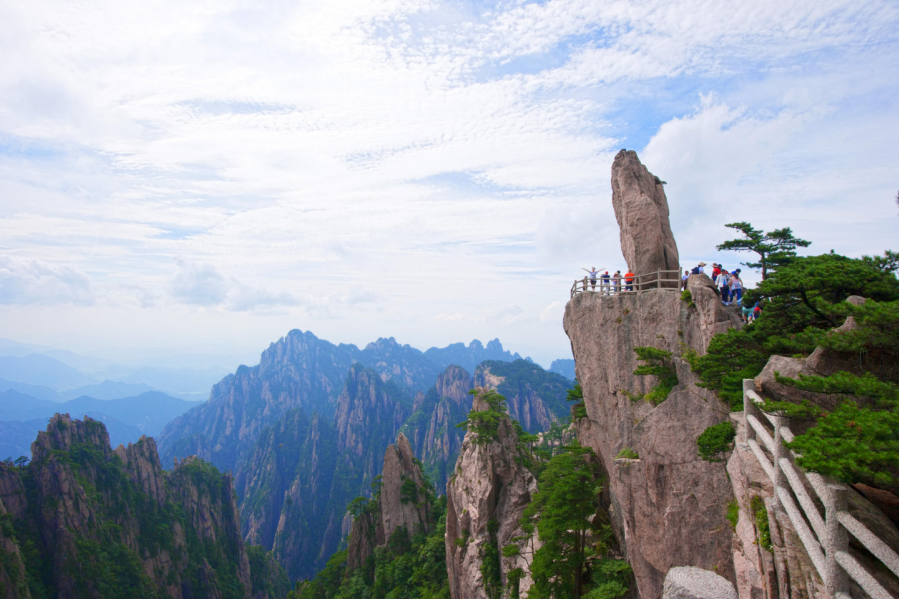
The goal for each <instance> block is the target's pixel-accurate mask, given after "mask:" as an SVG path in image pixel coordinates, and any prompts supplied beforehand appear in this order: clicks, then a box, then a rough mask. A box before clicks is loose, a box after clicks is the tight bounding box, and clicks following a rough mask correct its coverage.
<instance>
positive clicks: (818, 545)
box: [741, 379, 899, 599]
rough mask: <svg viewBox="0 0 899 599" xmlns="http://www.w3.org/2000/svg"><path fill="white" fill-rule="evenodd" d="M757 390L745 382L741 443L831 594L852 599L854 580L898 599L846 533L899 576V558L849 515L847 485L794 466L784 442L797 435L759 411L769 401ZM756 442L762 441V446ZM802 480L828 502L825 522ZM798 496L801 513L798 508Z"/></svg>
mask: <svg viewBox="0 0 899 599" xmlns="http://www.w3.org/2000/svg"><path fill="white" fill-rule="evenodd" d="M754 386H755V382H754V381H753V380H752V379H745V380H744V381H743V414H744V419H745V421H746V425H745V426H744V427H743V429H742V433H741V435H742V436H741V441H742V442H743V443H746V444H747V445H748V446H749V448H750V450H751V451H752V454H753V455H754V456H755V458H756V459H757V460H758V462H759V464H760V465H761V467H762V470H764V471H765V474H766V475H767V476H768V478H769V479H771V482H772V483H774V498H773V499H774V504H775V509H777V508H778V507H782V508H783V509H784V511H785V512H786V513H787V516H788V517H789V519H790V522H792V524H793V528H794V529H795V530H796V534H797V535H798V536H799V538H800V540H801V541H802V544H803V546H804V547H805V550H806V552H807V553H808V555H809V557H810V558H811V560H812V563H814V565H815V569H816V570H817V571H818V573H819V574H820V575H821V578H822V579H823V580H824V583H825V585H826V586H827V591H828V593H829V594H830V596H831V597H834V598H835V599H851V598H850V597H849V578H850V577H851V578H852V579H853V580H855V581H856V582H857V583H858V584H859V586H861V588H862V589H863V590H864V591H865V592H866V593H867V594H868V595H870V596H871V597H872V598H874V599H893V598H891V597H890V594H889V593H888V592H887V591H886V590H885V589H884V588H883V586H882V585H881V584H880V583H878V582H877V580H876V579H875V578H874V577H873V576H871V574H869V573H868V571H867V570H866V569H865V568H864V567H862V565H861V564H859V563H858V561H857V560H856V559H855V558H854V557H852V556H851V555H850V554H849V537H848V535H847V532H848V533H850V534H852V536H853V537H855V538H856V539H857V540H858V542H859V543H861V544H862V545H863V546H864V547H865V548H866V549H867V550H868V551H870V552H871V554H872V555H873V556H874V557H876V558H877V559H879V560H880V561H881V562H882V563H883V565H884V566H885V567H887V568H888V569H889V570H890V571H892V572H893V573H894V574H896V576H899V554H897V553H896V552H895V551H894V550H893V549H892V548H890V547H889V546H888V545H887V544H886V543H884V542H883V540H881V539H880V538H878V537H877V536H876V535H875V534H874V533H873V532H871V531H870V530H869V529H868V528H867V527H866V526H865V525H864V524H862V523H861V522H859V521H858V520H857V519H855V518H854V517H852V516H851V515H850V514H849V511H848V503H847V497H848V492H849V488H848V487H847V486H846V485H844V484H841V483H832V482H828V480H827V479H825V478H824V477H823V476H821V475H820V474H818V473H815V472H805V471H804V470H803V469H802V468H800V467H799V466H798V465H797V464H795V463H794V462H793V459H794V458H795V457H796V456H795V454H794V453H793V452H791V451H789V450H788V449H787V448H786V446H784V445H783V442H784V441H785V442H787V443H789V442H791V441H792V440H793V439H794V438H795V435H794V434H793V432H792V431H791V430H790V429H789V427H787V426H785V424H784V418H783V417H780V416H772V415H769V414H766V413H765V412H763V411H762V410H761V409H759V408H760V406H761V405H762V404H763V403H764V400H763V399H762V398H761V396H759V394H758V393H756V392H755V390H754V389H753V387H754ZM762 414H765V416H766V417H767V419H768V420H770V421H771V423H772V425H773V426H774V435H773V438H772V435H771V434H770V433H769V432H768V430H767V429H766V428H765V427H764V426H763V425H762V422H761V421H760V419H759V416H760V415H762ZM756 439H761V441H762V444H761V445H760V444H759V443H758V441H757V440H756ZM763 446H764V448H765V449H767V450H768V451H769V452H770V453H771V454H772V455H773V456H774V460H773V461H772V460H769V459H768V456H766V455H765V452H764V449H762V447H763ZM803 476H804V477H805V478H806V480H808V482H809V484H810V485H811V487H812V488H813V489H814V490H815V493H816V494H817V495H818V497H819V498H820V499H821V501H822V502H823V503H824V516H823V517H822V515H821V514H820V513H819V511H818V508H817V506H816V505H815V502H814V501H813V500H812V497H811V496H810V495H809V492H808V490H807V489H806V486H805V484H804V483H803V480H802V477H803ZM794 496H795V498H796V500H798V502H799V505H800V506H801V507H802V509H800V508H799V507H798V506H797V505H796V501H794V499H793V498H794ZM809 524H811V526H809Z"/></svg>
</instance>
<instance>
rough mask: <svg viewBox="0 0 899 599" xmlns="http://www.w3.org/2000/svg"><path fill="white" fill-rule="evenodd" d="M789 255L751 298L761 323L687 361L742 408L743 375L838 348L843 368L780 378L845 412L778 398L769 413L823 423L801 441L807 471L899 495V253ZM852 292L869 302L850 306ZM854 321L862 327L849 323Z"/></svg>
mask: <svg viewBox="0 0 899 599" xmlns="http://www.w3.org/2000/svg"><path fill="white" fill-rule="evenodd" d="M789 258H790V259H789V260H780V261H779V262H778V263H777V264H775V266H776V267H775V268H774V269H773V270H769V273H768V278H767V279H766V280H764V281H762V282H761V283H760V284H759V286H758V287H757V288H756V289H753V290H750V291H748V292H747V297H748V301H749V302H750V303H752V302H755V301H759V302H760V304H761V308H762V316H761V318H759V319H758V320H757V321H756V322H754V323H751V324H749V325H747V326H746V327H744V328H743V329H741V330H730V331H728V332H726V333H723V334H719V335H716V336H715V337H714V338H713V339H712V341H711V343H710V344H709V348H708V352H707V353H706V354H705V355H704V356H696V355H688V356H687V358H688V359H689V360H690V362H691V366H692V368H693V370H694V371H695V372H697V373H698V374H699V376H700V378H701V380H702V381H703V383H702V384H703V386H705V387H707V388H709V389H712V390H714V391H717V392H718V394H719V395H720V396H721V397H722V399H724V400H725V401H727V402H728V403H729V404H730V405H731V406H732V408H733V409H736V410H739V409H742V381H743V379H745V378H754V377H756V376H757V375H758V374H759V373H761V372H762V369H763V368H764V367H765V365H766V364H767V363H768V360H769V358H770V357H771V356H773V355H786V356H796V357H804V356H808V355H810V354H811V353H812V352H813V351H815V350H816V348H822V351H825V350H826V351H828V352H830V354H829V355H832V356H834V359H835V360H836V362H835V363H839V364H840V365H841V369H840V370H838V371H836V372H833V373H831V374H829V375H828V376H805V375H801V376H800V377H799V378H798V379H789V378H786V377H781V376H779V375H778V376H777V377H776V380H777V382H778V383H781V384H785V385H788V386H792V387H794V388H796V389H798V390H801V391H809V392H813V393H818V394H826V395H830V396H831V397H833V398H834V401H833V402H832V404H833V405H834V406H836V407H834V408H833V409H825V408H823V407H822V406H816V405H812V404H809V403H807V402H803V403H798V404H788V403H787V402H769V403H768V404H767V405H766V409H768V410H770V411H775V412H778V413H782V414H784V415H787V416H791V417H803V418H816V419H817V426H815V427H813V428H812V429H810V430H809V431H808V432H807V433H805V434H803V435H799V436H797V438H796V439H795V441H794V442H793V443H792V444H791V447H792V448H793V449H795V450H796V451H797V453H800V454H802V457H801V458H800V464H801V465H802V466H804V467H806V468H809V469H811V470H814V471H818V472H821V473H824V474H828V475H830V476H833V477H835V478H837V479H840V480H843V481H845V482H864V483H867V484H871V485H874V486H878V487H881V488H888V489H891V490H899V441H897V439H899V386H897V385H899V368H897V367H896V364H899V280H897V278H896V274H895V273H896V271H897V269H899V256H897V254H895V253H893V252H886V253H885V254H884V256H880V257H868V256H866V257H863V258H860V259H853V258H847V257H845V256H840V255H837V254H834V253H829V254H823V255H820V256H811V257H789ZM769 268H771V263H769ZM850 296H861V297H863V298H866V301H865V302H864V303H862V304H860V305H856V304H854V303H850V302H846V301H845V300H846V299H847V298H849V297H850ZM849 317H851V318H852V320H853V326H851V327H842V326H841V325H843V324H844V323H845V322H846V321H847V318H849Z"/></svg>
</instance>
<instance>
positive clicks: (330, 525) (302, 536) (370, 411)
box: [236, 364, 411, 580]
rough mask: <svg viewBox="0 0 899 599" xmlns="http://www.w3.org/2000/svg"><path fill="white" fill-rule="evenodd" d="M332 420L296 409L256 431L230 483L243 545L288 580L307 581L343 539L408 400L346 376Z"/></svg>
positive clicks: (361, 371)
mask: <svg viewBox="0 0 899 599" xmlns="http://www.w3.org/2000/svg"><path fill="white" fill-rule="evenodd" d="M337 402H338V403H337V409H336V412H335V415H334V421H333V423H332V422H329V419H327V418H326V417H324V416H323V415H321V414H313V415H312V416H311V417H308V418H307V416H306V414H305V413H304V411H303V410H302V409H294V410H291V411H290V412H288V413H286V414H285V415H284V416H283V417H282V418H281V419H280V420H279V421H278V422H276V423H275V425H274V426H271V427H268V428H266V429H265V430H263V432H262V434H261V435H260V438H259V440H258V441H257V442H256V444H255V446H254V447H253V450H252V451H251V452H250V453H249V455H248V459H247V460H245V461H243V462H241V464H240V468H239V469H238V472H237V476H236V480H237V485H236V486H237V489H238V493H239V494H240V495H241V496H242V497H243V499H242V501H241V513H242V516H243V531H244V534H245V537H246V540H247V542H248V543H250V544H253V545H259V546H261V547H263V548H265V549H271V550H272V551H273V553H274V554H275V557H276V558H277V559H278V561H279V562H280V563H281V564H283V565H284V568H285V569H286V570H287V573H288V575H289V576H290V578H291V579H292V580H297V579H300V578H312V577H313V576H314V575H315V573H316V572H317V571H318V570H319V569H321V568H322V567H323V566H324V564H325V562H326V561H327V560H328V558H330V556H331V554H332V553H333V552H334V551H336V549H337V546H338V544H339V543H340V540H341V538H342V537H343V535H344V522H343V521H344V515H345V513H346V506H347V504H348V503H349V501H350V500H352V499H353V497H355V496H357V495H367V494H368V493H369V492H370V485H371V483H372V481H373V479H374V478H375V477H376V476H377V475H378V474H380V472H381V465H382V463H383V462H382V457H383V456H384V452H385V449H386V448H387V446H388V445H390V443H392V442H393V440H394V439H395V438H396V435H397V432H398V431H399V429H400V426H401V425H402V424H403V422H404V421H405V419H406V416H407V415H408V413H409V407H410V405H409V404H410V403H411V398H410V397H408V393H407V392H406V391H403V390H401V389H399V388H398V387H397V386H396V385H394V384H393V383H391V382H387V383H385V382H383V380H382V378H381V376H380V375H379V374H378V373H377V372H376V371H375V370H372V369H369V368H364V367H363V366H362V365H361V364H356V365H354V366H352V367H351V368H350V369H349V372H348V375H347V377H346V381H345V383H344V387H343V389H342V391H341V392H340V394H339V395H338V399H337Z"/></svg>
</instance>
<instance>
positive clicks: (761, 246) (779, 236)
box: [716, 222, 812, 280]
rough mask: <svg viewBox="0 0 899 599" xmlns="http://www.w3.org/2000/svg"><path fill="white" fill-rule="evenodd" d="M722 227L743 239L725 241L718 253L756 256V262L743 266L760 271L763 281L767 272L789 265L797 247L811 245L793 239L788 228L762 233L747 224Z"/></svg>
mask: <svg viewBox="0 0 899 599" xmlns="http://www.w3.org/2000/svg"><path fill="white" fill-rule="evenodd" d="M724 226H725V227H728V228H730V229H736V230H737V231H739V232H741V233H742V234H743V238H742V239H733V240H731V241H725V242H724V243H722V244H721V245H718V246H716V248H717V249H718V250H719V251H720V250H725V251H726V250H732V251H737V252H754V253H756V254H758V256H759V257H758V262H744V263H743V266H746V267H749V268H756V269H760V270H761V271H762V279H763V280H764V279H767V278H768V271H769V270H771V269H774V268H777V267H778V266H782V265H784V264H789V263H790V262H791V261H792V260H793V259H794V258H795V257H796V248H797V247H808V246H810V245H811V243H812V242H811V241H805V240H804V239H799V238H797V237H794V236H793V232H792V231H791V230H790V228H789V227H786V228H784V229H775V230H774V231H771V232H770V233H764V232H762V231H760V230H758V229H755V228H754V227H753V226H752V225H750V224H749V223H747V222H739V223H730V224H727V225H724Z"/></svg>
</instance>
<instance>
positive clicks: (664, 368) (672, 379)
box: [634, 346, 678, 405]
mask: <svg viewBox="0 0 899 599" xmlns="http://www.w3.org/2000/svg"><path fill="white" fill-rule="evenodd" d="M634 353H636V354H637V359H638V360H641V361H642V362H643V364H641V365H640V366H638V367H637V369H636V370H635V371H634V374H636V375H637V376H655V377H658V379H659V380H658V382H657V383H656V384H655V386H654V387H653V388H652V389H650V391H649V393H647V394H646V395H645V396H644V397H643V399H645V400H646V401H649V402H651V403H653V404H654V405H659V404H660V403H662V402H663V401H665V400H666V399H667V398H668V394H669V393H671V390H672V389H674V387H675V386H676V385H677V383H678V380H677V370H676V369H675V368H674V363H673V362H672V361H671V352H670V351H665V350H663V349H658V348H656V347H649V346H645V347H635V348H634Z"/></svg>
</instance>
